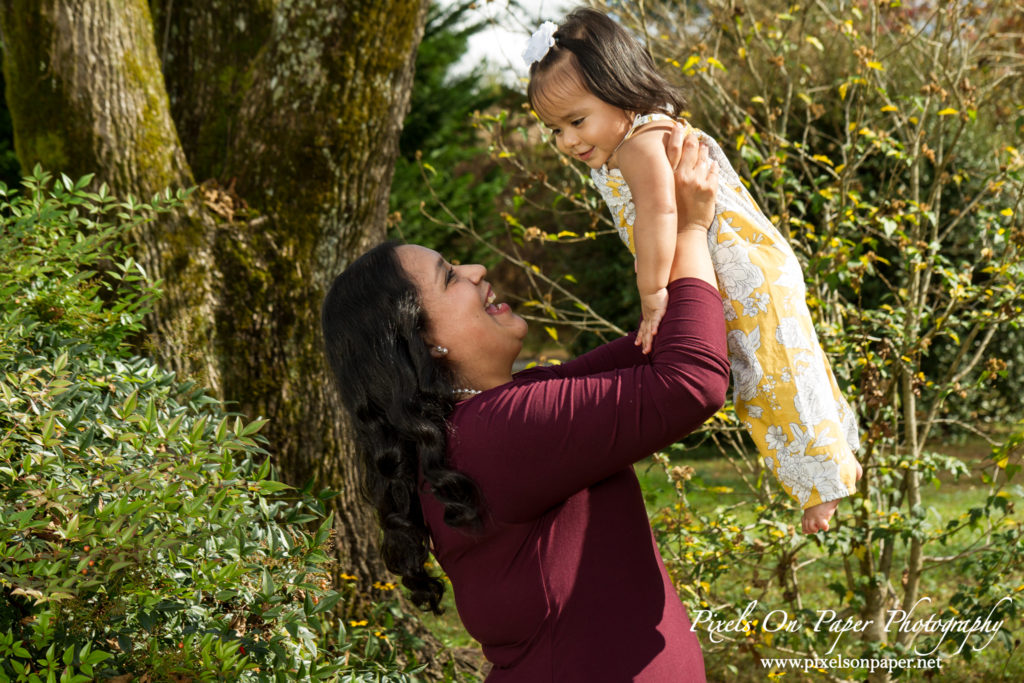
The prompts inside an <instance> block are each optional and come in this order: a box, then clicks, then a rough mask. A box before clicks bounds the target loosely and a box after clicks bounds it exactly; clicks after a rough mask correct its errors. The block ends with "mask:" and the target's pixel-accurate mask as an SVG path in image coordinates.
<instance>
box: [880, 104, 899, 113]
mask: <svg viewBox="0 0 1024 683" xmlns="http://www.w3.org/2000/svg"><path fill="white" fill-rule="evenodd" d="M882 111H899V108H897V107H896V106H894V105H892V104H887V105H885V106H884V107H882Z"/></svg>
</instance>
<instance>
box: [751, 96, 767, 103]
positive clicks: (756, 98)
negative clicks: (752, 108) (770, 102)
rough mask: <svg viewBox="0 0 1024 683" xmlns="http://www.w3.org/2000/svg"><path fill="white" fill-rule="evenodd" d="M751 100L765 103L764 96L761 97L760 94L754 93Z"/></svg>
mask: <svg viewBox="0 0 1024 683" xmlns="http://www.w3.org/2000/svg"><path fill="white" fill-rule="evenodd" d="M750 101H751V102H753V103H754V104H764V98H763V97H761V96H760V95H754V96H753V97H751V98H750Z"/></svg>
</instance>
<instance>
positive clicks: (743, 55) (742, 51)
mask: <svg viewBox="0 0 1024 683" xmlns="http://www.w3.org/2000/svg"><path fill="white" fill-rule="evenodd" d="M736 54H737V55H739V58H740V59H746V58H747V48H745V47H741V48H740V49H739V50H737V51H736Z"/></svg>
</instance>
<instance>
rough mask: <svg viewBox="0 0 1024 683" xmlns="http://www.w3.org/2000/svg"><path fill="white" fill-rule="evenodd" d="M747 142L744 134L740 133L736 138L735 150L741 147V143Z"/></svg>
mask: <svg viewBox="0 0 1024 683" xmlns="http://www.w3.org/2000/svg"><path fill="white" fill-rule="evenodd" d="M746 141H747V135H746V133H740V135H739V137H738V138H736V149H740V148H742V147H743V143H744V142H746Z"/></svg>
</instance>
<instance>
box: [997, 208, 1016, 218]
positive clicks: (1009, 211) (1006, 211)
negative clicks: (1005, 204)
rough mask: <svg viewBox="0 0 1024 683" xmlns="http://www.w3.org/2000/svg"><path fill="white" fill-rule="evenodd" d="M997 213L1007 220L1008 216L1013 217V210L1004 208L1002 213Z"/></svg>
mask: <svg viewBox="0 0 1024 683" xmlns="http://www.w3.org/2000/svg"><path fill="white" fill-rule="evenodd" d="M999 213H1000V214H1002V215H1003V216H1006V217H1007V218H1009V217H1010V216H1012V215H1013V209H1010V208H1006V209H1003V210H1002V211H1000V212H999Z"/></svg>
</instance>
